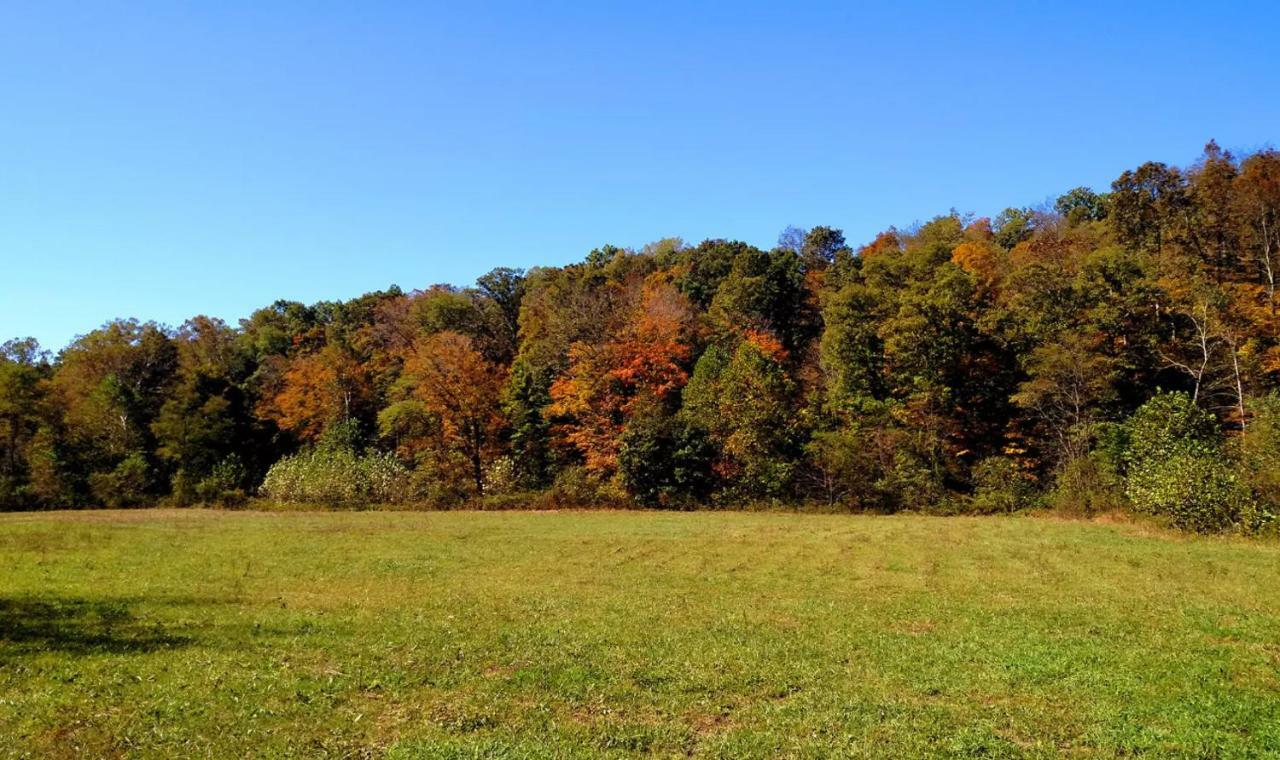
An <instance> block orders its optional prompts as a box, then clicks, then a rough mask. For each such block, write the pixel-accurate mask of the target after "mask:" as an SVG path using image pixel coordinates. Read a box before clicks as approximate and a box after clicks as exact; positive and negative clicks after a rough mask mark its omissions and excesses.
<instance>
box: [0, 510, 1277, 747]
mask: <svg viewBox="0 0 1280 760" xmlns="http://www.w3.org/2000/svg"><path fill="white" fill-rule="evenodd" d="M0 563H2V565H0V737H4V741H0V755H4V756H23V755H30V756H33V757H61V756H91V757H103V756H116V755H121V756H144V757H145V756H164V757H201V756H217V757H248V756H283V755H293V756H306V757H316V756H354V757H363V756H378V757H381V756H384V755H389V756H391V757H402V758H403V757H433V758H434V757H572V756H598V755H609V754H616V755H622V756H626V755H633V754H645V753H649V754H654V755H658V756H680V755H694V756H708V757H734V758H738V757H777V756H797V757H830V756H855V757H856V756H869V757H925V756H984V757H1023V756H1025V757H1057V756H1073V757H1074V756H1116V755H1124V756H1128V755H1142V754H1149V755H1151V756H1158V757H1169V756H1171V757H1176V756H1186V757H1236V756H1238V757H1250V756H1255V757H1263V756H1280V545H1277V544H1275V543H1274V542H1271V543H1267V542H1248V541H1243V540H1234V539H1211V538H1190V537H1177V536H1172V535H1167V534H1163V533H1160V532H1158V531H1150V530H1146V529H1143V528H1141V527H1139V526H1134V525H1123V524H1091V523H1083V522H1065V521H1058V520H1051V519H1043V518H958V517H957V518H929V517H911V516H902V517H850V516H836V515H795V514H768V513H709V512H702V513H690V514H668V513H652V512H648V513H645V512H562V513H472V512H460V513H377V512H370V513H237V512H211V511H196V510H192V511H171V510H155V511H131V512H82V513H44V514H11V515H0Z"/></svg>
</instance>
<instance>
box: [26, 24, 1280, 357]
mask: <svg viewBox="0 0 1280 760" xmlns="http://www.w3.org/2000/svg"><path fill="white" fill-rule="evenodd" d="M1199 5H1200V6H1201V7H1199V8H1195V7H1192V6H1193V4H1192V3H1185V4H1182V3H1178V4H1175V3H1167V2H1129V3H1101V2H1097V3H1094V2H1075V3H1054V4H1049V3H1025V2H1016V3H1015V2H1009V3H954V2H923V1H921V2H893V3H888V2H886V3H855V2H836V3H803V2H793V3H776V2H768V3H755V2H734V3H700V2H678V3H666V2H644V3H629V4H621V3H597V2H582V3H564V2H555V1H554V0H549V1H548V2H540V3H512V4H486V3H470V2H468V3H441V4H438V5H437V4H431V3H425V2H404V3H392V2H374V1H373V0H367V1H364V2H359V3H350V2H322V1H321V0H314V1H313V2H307V3H301V2H287V1H286V0H273V2H235V1H232V0H225V1H221V0H220V1H219V2H200V3H197V2H180V1H175V0H165V1H164V2H150V1H149V0H129V1H128V2H65V3H64V2H60V1H59V0H33V1H31V2H10V0H0V340H4V339H6V338H8V337H16V336H34V337H36V338H38V339H39V340H40V341H41V343H42V344H43V345H44V346H45V347H46V348H49V349H53V350H57V349H60V348H62V347H63V346H65V345H66V344H67V343H68V342H69V341H70V340H72V339H73V338H74V336H76V335H78V334H82V333H85V332H87V331H89V330H92V329H94V328H96V327H98V326H100V325H101V324H103V323H104V322H106V321H108V320H110V319H113V318H117V317H138V318H140V319H144V320H148V319H152V320H157V321H159V322H163V323H166V324H169V325H177V324H180V323H181V322H182V321H184V320H185V319H187V318H188V317H191V316H193V315H196V314H209V315H212V316H216V317H221V318H223V319H225V320H227V321H228V322H230V323H232V324H234V323H235V322H236V320H238V319H239V318H241V317H244V316H247V315H248V314H249V313H250V312H252V311H253V310H254V309H255V308H258V307H260V306H264V305H267V304H269V303H271V302H272V301H274V300H276V299H279V298H285V299H290V300H298V301H304V302H308V303H310V302H314V301H318V300H330V299H345V298H351V297H354V296H357V295H360V294H361V293H364V292H368V291H371V290H378V289H382V288H385V287H387V286H389V285H391V284H393V283H394V284H398V285H399V286H401V287H402V288H404V289H406V290H407V289H412V288H420V287H426V286H429V285H431V284H433V283H439V282H448V283H453V284H458V285H465V284H469V283H471V282H472V281H474V279H475V278H476V277H477V276H478V275H480V274H482V273H484V272H485V271H487V270H489V269H491V268H493V267H495V266H515V267H531V266H535V265H557V264H565V263H569V262H572V261H577V260H580V259H581V258H582V257H583V256H585V255H586V253H587V252H588V251H590V250H591V249H592V248H595V247H597V246H600V245H603V244H605V243H611V244H614V245H620V246H631V247H640V246H642V245H644V244H645V243H647V242H650V241H653V240H657V239H660V238H664V237H671V236H679V237H682V238H684V239H685V240H686V241H687V242H689V243H697V242H699V241H701V240H703V239H705V238H709V237H723V238H730V239H740V240H745V241H747V242H749V243H753V244H756V245H759V246H762V247H770V246H772V245H773V244H774V243H775V242H776V240H777V237H778V234H779V232H780V231H781V230H783V229H784V228H785V227H787V226H788V225H796V226H801V227H812V226H815V225H820V224H825V225H831V226H835V227H839V228H842V229H843V230H844V231H845V233H846V236H847V237H848V239H849V240H850V242H851V243H855V244H856V243H860V242H865V241H868V240H870V239H871V238H872V237H874V235H875V233H876V232H877V231H879V230H882V229H884V228H886V227H888V226H890V225H897V226H905V225H909V224H911V223H912V222H914V221H917V220H924V219H928V218H930V217H932V216H935V215H937V214H940V213H946V212H947V211H948V210H950V209H952V208H954V209H956V210H958V211H960V212H962V213H974V214H977V215H980V216H993V215H995V214H996V213H998V212H999V211H1000V210H1001V209H1003V208H1005V207H1007V206H1026V205H1036V204H1040V203H1043V202H1045V201H1046V200H1050V199H1052V198H1054V197H1056V196H1057V195H1058V194H1060V193H1062V192H1064V191H1066V190H1068V189H1070V188H1072V187H1075V186H1078V185H1087V186H1091V187H1094V188H1096V189H1106V188H1107V187H1108V185H1109V183H1110V182H1111V180H1113V179H1114V178H1115V177H1116V176H1117V175H1118V174H1119V173H1120V172H1122V171H1123V170H1125V169H1126V168H1132V167H1134V166H1137V165H1138V164H1140V163H1142V162H1143V161H1147V160H1158V161H1165V162H1168V163H1172V164H1178V165H1185V164H1188V163H1190V162H1192V161H1194V160H1195V158H1196V157H1197V156H1198V155H1199V153H1200V151H1201V148H1202V147H1203V145H1204V143H1205V142H1206V141H1207V140H1208V139H1210V138H1214V139H1216V140H1217V141H1218V142H1219V143H1220V144H1221V145H1222V146H1223V147H1225V148H1228V149H1232V150H1235V151H1238V152H1239V151H1250V150H1256V149H1258V148H1261V147H1267V146H1271V145H1273V144H1274V143H1275V142H1276V141H1277V140H1278V139H1280V134H1277V131H1278V130H1280V97H1277V86H1278V85H1280V45H1277V44H1276V37H1275V32H1276V30H1277V29H1280V4H1276V3H1264V2H1257V3H1230V2H1226V3H1223V2H1219V3H1212V4H1211V3H1202V4H1199Z"/></svg>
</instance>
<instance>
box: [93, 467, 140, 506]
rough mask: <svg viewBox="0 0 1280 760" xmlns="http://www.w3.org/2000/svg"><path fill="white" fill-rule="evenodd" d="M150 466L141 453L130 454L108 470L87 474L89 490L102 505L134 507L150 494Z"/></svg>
mask: <svg viewBox="0 0 1280 760" xmlns="http://www.w3.org/2000/svg"><path fill="white" fill-rule="evenodd" d="M150 487H151V467H150V466H149V465H148V464H147V460H146V458H145V457H143V456H142V455H141V454H130V455H129V456H127V457H125V458H124V460H122V461H121V462H120V463H119V464H117V465H116V466H115V468H114V469H113V470H111V471H110V472H95V473H93V474H92V475H90V476H89V492H90V493H91V494H92V495H93V499H94V501H96V502H97V503H98V504H100V505H102V506H104V507H134V506H138V505H140V504H143V503H145V502H146V501H147V500H148V499H150V498H151V496H150Z"/></svg>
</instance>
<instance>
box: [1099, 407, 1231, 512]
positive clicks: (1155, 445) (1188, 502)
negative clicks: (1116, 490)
mask: <svg viewBox="0 0 1280 760" xmlns="http://www.w3.org/2000/svg"><path fill="white" fill-rule="evenodd" d="M1128 431H1129V445H1128V449H1127V451H1126V454H1125V466H1126V472H1125V493H1126V495H1127V496H1128V497H1129V501H1130V503H1131V504H1133V507H1134V508H1135V509H1137V510H1139V511H1141V512H1147V513H1150V514H1153V515H1158V516H1161V517H1164V518H1166V519H1168V520H1169V521H1170V522H1171V523H1172V524H1173V525H1175V526H1177V527H1179V528H1183V529H1185V530H1193V531H1198V532H1202V533H1208V532H1214V531H1221V530H1227V529H1230V528H1236V529H1245V530H1248V529H1251V527H1252V526H1251V525H1250V523H1252V522H1254V515H1255V513H1256V509H1255V508H1254V505H1253V504H1252V499H1251V497H1250V494H1249V491H1248V488H1247V487H1245V485H1244V484H1243V483H1242V482H1241V480H1240V478H1239V476H1238V475H1237V473H1236V472H1235V468H1234V465H1233V463H1232V462H1231V461H1230V460H1229V459H1228V458H1227V456H1226V453H1225V451H1224V450H1223V447H1222V442H1221V438H1220V434H1219V431H1218V428H1217V425H1216V423H1215V422H1214V420H1213V418H1212V417H1211V416H1210V415H1209V414H1208V413H1207V412H1205V411H1204V410H1202V409H1200V408H1199V407H1197V406H1196V405H1195V403H1194V402H1193V401H1192V400H1191V398H1190V397H1189V396H1187V395H1186V394H1183V393H1159V394H1157V395H1156V396H1154V397H1153V398H1152V399H1151V400H1150V401H1148V402H1147V403H1146V404H1144V405H1143V406H1142V407H1141V408H1140V409H1138V411H1137V412H1135V413H1134V415H1133V417H1132V418H1130V420H1129V423H1128Z"/></svg>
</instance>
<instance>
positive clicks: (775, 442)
mask: <svg viewBox="0 0 1280 760" xmlns="http://www.w3.org/2000/svg"><path fill="white" fill-rule="evenodd" d="M785 358H786V355H785V352H784V351H783V349H782V346H781V344H779V343H778V341H776V340H774V339H772V338H771V337H770V336H769V335H767V334H765V333H748V335H747V336H746V337H745V338H744V339H743V340H741V342H739V344H738V346H737V347H736V348H735V349H734V351H733V353H732V354H728V353H726V352H724V351H722V350H721V349H719V348H716V347H712V348H710V349H708V350H707V351H706V353H704V354H703V356H702V358H700V359H699V360H698V363H697V365H696V367H695V368H694V372H693V376H692V378H691V379H690V381H689V385H688V387H687V388H686V389H685V393H684V410H683V414H684V415H685V418H686V420H687V421H688V422H689V423H690V424H691V425H693V426H696V427H701V428H703V429H705V430H707V431H708V432H709V433H710V435H711V438H712V440H713V441H714V442H715V443H716V445H717V447H718V448H719V450H720V454H721V458H720V460H719V462H718V463H717V471H718V474H719V475H720V476H721V477H722V478H724V479H725V481H726V482H728V483H731V484H733V487H734V488H735V490H737V491H738V492H740V493H741V494H742V495H744V496H748V497H751V496H766V497H778V496H781V495H783V494H784V493H785V492H786V490H787V488H788V487H789V486H790V485H791V479H792V477H793V474H794V469H795V462H796V458H797V457H798V454H799V451H798V443H799V440H800V436H799V433H800V430H799V429H798V426H797V419H796V414H795V411H796V410H795V406H794V404H795V385H794V383H793V382H792V380H791V378H790V377H788V375H787V372H786V369H785V368H784V367H783V362H784V361H785Z"/></svg>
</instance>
